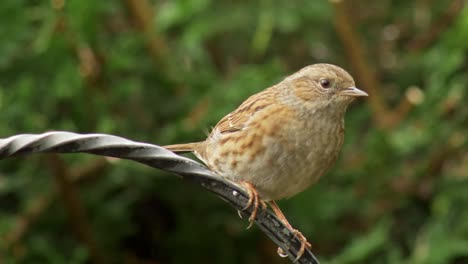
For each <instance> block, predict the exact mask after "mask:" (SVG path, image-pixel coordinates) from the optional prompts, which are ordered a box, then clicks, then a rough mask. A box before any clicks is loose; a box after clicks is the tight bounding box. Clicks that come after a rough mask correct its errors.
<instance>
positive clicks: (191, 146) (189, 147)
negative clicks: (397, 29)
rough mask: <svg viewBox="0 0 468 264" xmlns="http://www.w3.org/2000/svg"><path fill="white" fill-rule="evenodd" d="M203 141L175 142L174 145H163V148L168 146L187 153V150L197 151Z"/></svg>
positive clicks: (171, 149) (178, 151)
mask: <svg viewBox="0 0 468 264" xmlns="http://www.w3.org/2000/svg"><path fill="white" fill-rule="evenodd" d="M201 143H202V142H193V143H184V144H174V145H167V146H163V148H166V149H168V150H170V151H172V152H175V153H187V152H194V151H197V149H198V146H200V144H201Z"/></svg>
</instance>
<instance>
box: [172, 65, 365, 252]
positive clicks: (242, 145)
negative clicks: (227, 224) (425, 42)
mask: <svg viewBox="0 0 468 264" xmlns="http://www.w3.org/2000/svg"><path fill="white" fill-rule="evenodd" d="M359 96H367V93H365V92H363V91H361V90H359V89H357V88H356V87H355V84H354V80H353V78H352V77H351V76H350V75H349V74H348V73H347V72H346V71H345V70H343V69H341V68H340V67H337V66H335V65H331V64H314V65H310V66H307V67H305V68H303V69H301V70H300V71H298V72H296V73H294V74H292V75H290V76H288V77H286V78H285V79H284V80H283V81H281V82H280V83H278V84H276V85H274V86H272V87H270V88H267V89H266V90H264V91H262V92H259V93H257V94H255V95H252V96H251V97H249V98H248V99H247V100H246V101H245V102H244V103H242V104H241V105H240V106H239V108H237V109H236V110H235V111H234V112H231V113H229V114H228V115H227V116H225V117H224V118H223V119H221V121H219V123H218V124H217V125H216V126H215V127H214V128H213V130H212V132H211V133H210V135H209V136H208V138H207V139H206V140H205V141H201V142H195V143H187V144H177V145H170V146H166V148H167V149H169V150H171V151H174V152H194V153H195V155H196V156H197V157H198V158H199V159H201V160H202V161H203V162H204V163H205V164H206V165H207V166H208V167H209V168H210V169H211V170H213V171H214V172H216V173H217V174H219V175H220V176H221V177H224V178H225V179H228V180H230V181H233V182H235V183H238V184H240V185H242V186H243V187H245V188H246V189H247V191H248V193H249V195H250V199H249V203H248V207H250V206H253V212H252V215H251V216H250V218H249V221H250V222H251V223H252V222H253V221H254V219H255V217H256V214H257V209H258V206H259V204H261V205H262V206H264V207H265V206H266V205H265V203H264V201H266V202H268V203H269V204H270V206H271V208H272V209H273V211H274V212H275V214H276V215H277V216H278V218H280V219H281V220H282V221H283V222H284V223H285V225H286V226H287V227H288V228H290V229H291V230H292V231H293V232H294V233H295V234H296V235H297V236H298V238H299V239H300V240H301V241H302V245H301V250H300V251H299V253H298V257H300V256H301V255H302V254H303V252H304V250H305V247H310V244H309V243H308V242H307V240H306V238H305V237H304V236H303V235H302V234H301V233H300V232H298V231H297V230H295V229H293V228H292V226H291V225H290V224H289V222H288V221H287V219H286V217H285V216H284V215H283V213H282V212H281V210H280V209H279V207H278V206H277V204H276V203H275V200H279V199H283V198H288V197H291V196H293V195H295V194H297V193H299V192H302V191H303V190H305V189H306V188H307V187H309V186H310V185H311V184H313V183H315V182H316V181H317V180H318V179H319V178H320V177H321V176H323V175H324V174H325V173H326V172H327V171H328V169H329V168H330V167H331V165H332V164H333V163H334V162H335V161H336V159H337V157H338V154H339V152H340V150H341V147H342V145H343V138H344V115H345V112H346V108H347V107H348V105H349V104H350V103H351V102H352V101H353V100H354V98H355V97H359Z"/></svg>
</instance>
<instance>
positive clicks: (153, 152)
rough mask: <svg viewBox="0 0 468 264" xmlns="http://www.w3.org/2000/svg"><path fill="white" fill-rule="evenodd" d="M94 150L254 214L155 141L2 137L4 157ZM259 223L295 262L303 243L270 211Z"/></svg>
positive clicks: (243, 198) (222, 184)
mask: <svg viewBox="0 0 468 264" xmlns="http://www.w3.org/2000/svg"><path fill="white" fill-rule="evenodd" d="M40 152H43V153H78V152H82V153H90V154H95V155H101V156H110V157H117V158H122V159H129V160H134V161H136V162H139V163H143V164H146V165H148V166H151V167H154V168H158V169H161V170H165V171H169V172H172V173H175V174H178V175H181V176H182V177H183V178H186V179H190V180H192V181H195V182H196V183H198V184H200V185H201V186H203V187H204V188H206V189H207V190H209V191H211V192H213V193H215V194H216V195H218V196H219V197H220V198H222V199H223V200H225V201H226V202H228V203H229V204H230V205H231V206H233V207H234V208H236V209H237V210H239V211H241V212H242V213H243V214H244V215H250V213H251V212H252V210H251V208H248V209H246V210H243V208H245V207H246V205H247V202H248V195H247V194H246V193H245V191H244V190H242V189H241V188H239V187H238V186H237V185H235V184H233V183H231V182H229V181H225V180H223V179H222V178H221V177H219V176H217V175H216V174H214V173H213V172H211V171H210V170H208V169H207V168H206V167H204V166H203V165H201V164H200V163H198V162H196V161H193V160H191V159H188V158H185V157H182V156H179V155H176V154H174V153H173V152H171V151H169V150H167V149H165V148H163V147H160V146H157V145H152V144H147V143H141V142H135V141H131V140H128V139H125V138H122V137H117V136H113V135H106V134H76V133H71V132H61V131H56V132H47V133H43V134H22V135H16V136H12V137H9V138H4V139H0V160H1V159H5V158H8V157H12V156H18V155H22V154H31V153H40ZM255 223H256V224H257V226H258V227H259V228H260V229H261V230H262V231H263V232H264V233H265V234H266V235H267V236H268V237H269V238H270V239H271V240H272V241H273V242H274V243H275V244H277V245H278V246H279V247H280V248H282V249H283V251H284V252H286V253H287V254H288V257H289V258H290V259H291V260H292V261H295V260H296V257H297V253H298V251H299V248H300V246H301V242H300V241H299V240H298V239H297V238H296V237H295V236H294V234H292V233H291V231H290V230H289V229H288V228H286V226H285V225H284V224H283V223H282V222H281V221H280V220H279V219H278V218H277V217H276V216H275V215H274V214H273V213H271V212H270V211H268V210H263V209H261V208H259V214H258V215H257V219H256V220H255ZM296 263H304V264H305V263H311V264H319V262H318V260H317V259H316V258H315V256H314V254H313V253H312V252H311V251H310V250H308V249H306V251H305V252H304V254H303V255H302V257H301V258H299V259H298V260H297V261H296Z"/></svg>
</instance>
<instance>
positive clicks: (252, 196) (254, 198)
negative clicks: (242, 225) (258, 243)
mask: <svg viewBox="0 0 468 264" xmlns="http://www.w3.org/2000/svg"><path fill="white" fill-rule="evenodd" d="M242 185H243V186H244V187H245V188H246V189H247V193H248V194H249V201H248V202H247V205H246V206H245V207H244V208H242V210H247V209H249V208H250V207H252V213H251V214H250V216H249V226H247V229H249V228H251V227H252V225H253V223H254V221H255V219H256V218H257V213H258V207H259V205H261V206H262V209H263V210H266V208H267V205H266V203H265V202H264V201H263V200H262V199H260V197H259V195H258V192H257V190H256V189H255V187H254V186H253V185H252V184H251V183H249V182H243V183H242ZM239 215H240V214H239ZM241 218H242V217H241Z"/></svg>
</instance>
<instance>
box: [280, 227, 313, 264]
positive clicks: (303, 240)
mask: <svg viewBox="0 0 468 264" xmlns="http://www.w3.org/2000/svg"><path fill="white" fill-rule="evenodd" d="M291 232H292V233H293V234H294V237H296V238H297V239H299V241H301V247H300V248H299V251H298V252H297V256H296V259H295V260H294V262H296V261H298V260H299V259H300V258H301V257H302V255H304V252H305V250H306V248H307V249H310V248H311V247H312V246H311V244H310V243H309V242H307V238H306V237H305V236H304V235H303V234H302V233H301V232H299V230H297V229H291ZM278 255H280V256H281V257H286V256H287V255H288V254H287V253H286V252H284V250H283V249H282V248H280V247H279V248H278Z"/></svg>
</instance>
